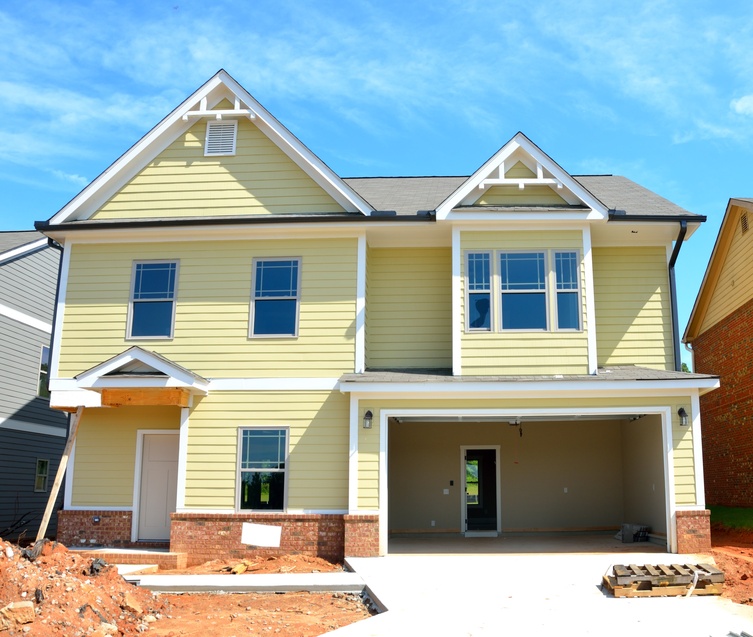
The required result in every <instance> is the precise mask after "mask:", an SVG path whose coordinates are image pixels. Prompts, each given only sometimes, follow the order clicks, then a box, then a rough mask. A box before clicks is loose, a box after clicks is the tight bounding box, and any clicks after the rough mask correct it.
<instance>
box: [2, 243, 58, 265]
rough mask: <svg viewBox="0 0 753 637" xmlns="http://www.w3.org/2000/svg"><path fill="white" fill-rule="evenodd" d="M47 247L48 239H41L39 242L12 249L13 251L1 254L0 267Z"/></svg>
mask: <svg viewBox="0 0 753 637" xmlns="http://www.w3.org/2000/svg"><path fill="white" fill-rule="evenodd" d="M46 246H47V238H44V239H39V240H38V241H34V242H33V243H27V244H26V245H22V246H19V247H17V248H12V249H11V250H8V251H6V252H3V253H0V265H2V264H3V263H7V262H8V261H13V259H17V258H18V257H22V256H24V255H26V254H31V253H32V252H36V251H37V250H41V249H42V248H44V247H46Z"/></svg>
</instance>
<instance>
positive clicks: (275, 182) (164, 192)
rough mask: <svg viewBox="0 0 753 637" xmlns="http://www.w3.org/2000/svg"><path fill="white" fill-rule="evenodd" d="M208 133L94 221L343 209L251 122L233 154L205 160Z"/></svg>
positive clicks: (196, 130)
mask: <svg viewBox="0 0 753 637" xmlns="http://www.w3.org/2000/svg"><path fill="white" fill-rule="evenodd" d="M205 134H206V121H204V120H202V121H200V122H197V123H195V124H194V125H193V126H191V128H190V129H188V130H187V131H186V132H185V134H183V135H182V136H181V137H179V138H178V139H177V140H176V141H174V142H173V143H172V144H171V145H170V146H168V147H167V148H166V149H165V150H164V151H162V152H161V153H160V154H159V155H158V156H157V157H156V158H155V159H154V160H153V161H152V162H150V163H149V164H148V165H147V166H146V167H145V168H144V169H143V170H141V172H139V173H138V174H137V175H136V176H135V177H133V179H131V180H130V181H129V182H128V183H127V184H126V185H125V186H124V187H123V188H122V189H121V190H120V191H119V192H118V193H117V194H116V195H114V196H113V197H112V198H111V199H110V200H109V201H107V202H106V203H105V204H104V205H103V206H102V207H101V208H100V209H99V211H98V212H97V213H96V214H95V215H94V216H93V219H97V220H102V219H124V218H127V219H136V218H150V217H196V216H205V215H249V214H280V213H312V212H342V211H343V208H342V207H341V206H340V205H339V204H338V203H337V202H335V201H334V199H332V197H330V196H329V195H328V194H327V193H326V192H325V191H324V190H322V188H321V187H320V186H319V185H318V184H316V182H314V181H313V180H312V179H311V178H310V177H309V176H308V175H307V174H306V173H305V172H303V170H301V169H300V168H299V167H298V166H297V165H296V164H295V163H294V162H293V161H292V160H291V159H290V158H289V157H288V156H287V155H285V154H284V153H283V152H282V151H281V150H280V149H279V148H278V147H277V146H276V145H275V144H274V143H273V142H272V141H270V139H269V138H268V137H267V136H266V135H264V133H262V132H261V131H260V130H259V129H258V128H257V127H256V126H255V125H254V124H253V123H252V122H250V121H249V120H248V119H241V120H239V122H238V138H237V144H236V154H235V155H233V156H223V157H205V156H204V138H205Z"/></svg>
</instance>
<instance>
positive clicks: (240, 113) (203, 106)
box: [183, 95, 256, 122]
mask: <svg viewBox="0 0 753 637" xmlns="http://www.w3.org/2000/svg"><path fill="white" fill-rule="evenodd" d="M233 102H234V104H233V108H227V109H218V110H210V109H208V108H207V98H206V97H202V98H201V101H200V102H199V108H198V110H195V111H187V112H185V113H183V121H184V122H187V121H188V119H189V118H197V119H199V118H202V117H214V118H215V119H218V120H221V119H222V118H223V117H248V119H251V120H253V119H256V113H254V111H252V110H251V109H250V108H241V100H240V98H239V97H238V96H237V95H233Z"/></svg>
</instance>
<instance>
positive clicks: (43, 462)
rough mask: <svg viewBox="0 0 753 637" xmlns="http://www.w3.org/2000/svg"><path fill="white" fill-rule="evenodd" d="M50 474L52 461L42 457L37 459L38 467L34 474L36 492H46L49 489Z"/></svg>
mask: <svg viewBox="0 0 753 637" xmlns="http://www.w3.org/2000/svg"><path fill="white" fill-rule="evenodd" d="M49 474H50V461H49V460H47V459H46V458H45V459H42V458H38V459H37V469H36V474H35V475H34V492H35V493H44V492H46V491H47V480H48V478H49Z"/></svg>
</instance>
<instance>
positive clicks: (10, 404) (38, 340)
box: [0, 316, 67, 431]
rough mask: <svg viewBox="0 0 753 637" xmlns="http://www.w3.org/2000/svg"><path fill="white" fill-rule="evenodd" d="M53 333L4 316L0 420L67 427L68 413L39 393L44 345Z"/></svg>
mask: <svg viewBox="0 0 753 637" xmlns="http://www.w3.org/2000/svg"><path fill="white" fill-rule="evenodd" d="M49 343H50V336H49V334H46V333H44V332H40V331H39V330H36V329H34V328H32V327H28V326H26V325H22V324H20V323H17V322H16V321H13V320H11V319H9V318H6V317H4V316H0V360H2V361H8V362H10V361H12V364H3V365H0V388H2V390H0V420H2V419H6V418H7V419H11V420H14V421H21V422H28V423H34V424H39V425H50V426H53V427H59V428H60V429H62V430H63V431H65V429H66V427H67V418H66V415H65V414H63V413H62V412H59V411H55V410H53V409H50V406H49V400H47V399H46V398H38V397H37V386H38V381H39V363H40V357H41V353H42V346H43V345H49Z"/></svg>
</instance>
